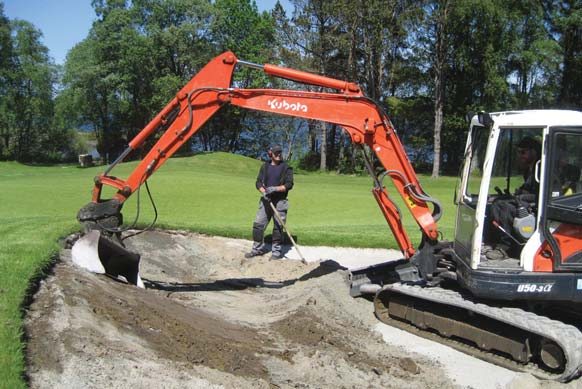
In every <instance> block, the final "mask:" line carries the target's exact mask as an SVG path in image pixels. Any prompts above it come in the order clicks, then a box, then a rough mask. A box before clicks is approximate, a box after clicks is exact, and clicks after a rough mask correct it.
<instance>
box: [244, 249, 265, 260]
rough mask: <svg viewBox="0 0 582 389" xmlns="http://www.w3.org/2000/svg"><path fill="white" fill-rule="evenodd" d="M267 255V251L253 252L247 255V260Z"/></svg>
mask: <svg viewBox="0 0 582 389" xmlns="http://www.w3.org/2000/svg"><path fill="white" fill-rule="evenodd" d="M265 254H266V252H265V251H257V250H251V251H249V252H248V253H246V254H245V258H252V257H258V256H259V255H265Z"/></svg>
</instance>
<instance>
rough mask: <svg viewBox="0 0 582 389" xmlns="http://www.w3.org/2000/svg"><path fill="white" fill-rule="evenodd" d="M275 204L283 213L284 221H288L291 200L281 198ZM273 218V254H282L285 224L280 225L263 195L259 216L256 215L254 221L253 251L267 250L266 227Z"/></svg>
mask: <svg viewBox="0 0 582 389" xmlns="http://www.w3.org/2000/svg"><path fill="white" fill-rule="evenodd" d="M273 205H274V206H275V208H276V209H277V211H278V212H279V215H281V219H282V220H283V223H286V222H287V210H288V209H289V202H288V201H287V199H283V200H279V201H277V202H274V203H273ZM271 219H273V246H272V251H273V255H279V256H280V255H281V254H282V253H281V249H282V247H281V242H282V240H283V239H282V238H283V232H284V231H283V226H281V225H279V223H278V222H277V219H276V218H275V217H274V216H273V210H272V209H271V206H270V205H269V202H268V200H265V199H263V198H262V197H261V199H260V200H259V209H258V211H257V216H256V217H255V222H254V223H253V241H254V243H253V251H255V252H256V251H262V252H264V251H266V250H265V241H264V237H265V236H264V235H265V228H267V225H268V224H269V222H270V221H271Z"/></svg>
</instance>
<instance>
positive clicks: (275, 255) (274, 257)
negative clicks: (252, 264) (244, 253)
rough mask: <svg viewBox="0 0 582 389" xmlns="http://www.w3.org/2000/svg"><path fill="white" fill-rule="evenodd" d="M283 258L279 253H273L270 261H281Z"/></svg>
mask: <svg viewBox="0 0 582 389" xmlns="http://www.w3.org/2000/svg"><path fill="white" fill-rule="evenodd" d="M281 258H283V255H281V254H279V253H273V254H271V258H270V259H271V261H273V260H276V259H281Z"/></svg>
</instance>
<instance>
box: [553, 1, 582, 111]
mask: <svg viewBox="0 0 582 389" xmlns="http://www.w3.org/2000/svg"><path fill="white" fill-rule="evenodd" d="M544 5H545V10H546V16H547V19H548V20H549V22H550V23H551V25H552V27H553V29H552V32H553V33H554V34H556V35H555V36H556V37H557V39H558V41H559V44H560V47H561V50H562V58H561V59H562V68H563V70H562V74H561V80H560V91H559V95H558V104H559V105H560V107H563V108H574V109H579V108H580V106H582V4H581V3H580V1H577V0H546V1H544Z"/></svg>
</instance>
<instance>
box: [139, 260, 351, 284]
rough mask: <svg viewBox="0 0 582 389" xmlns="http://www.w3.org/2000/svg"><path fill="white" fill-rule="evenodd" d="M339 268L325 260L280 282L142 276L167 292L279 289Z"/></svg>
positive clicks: (260, 279)
mask: <svg viewBox="0 0 582 389" xmlns="http://www.w3.org/2000/svg"><path fill="white" fill-rule="evenodd" d="M338 270H346V268H345V267H343V266H341V265H340V264H339V263H337V262H336V261H333V260H331V259H329V260H327V261H323V262H321V263H320V264H319V266H318V267H317V268H315V269H313V270H311V271H310V272H309V273H306V274H304V275H302V276H301V277H299V278H294V279H292V280H285V281H279V282H271V281H265V280H264V279H262V278H227V279H224V280H216V281H213V282H195V283H179V282H164V281H156V280H148V279H145V278H142V280H143V282H144V284H145V286H146V288H147V289H154V290H163V291H166V292H215V291H225V290H243V289H249V288H272V289H279V288H284V287H286V286H290V285H293V284H295V283H296V282H299V281H307V280H309V279H312V278H318V277H323V276H325V275H327V274H331V273H333V272H336V271H338Z"/></svg>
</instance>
